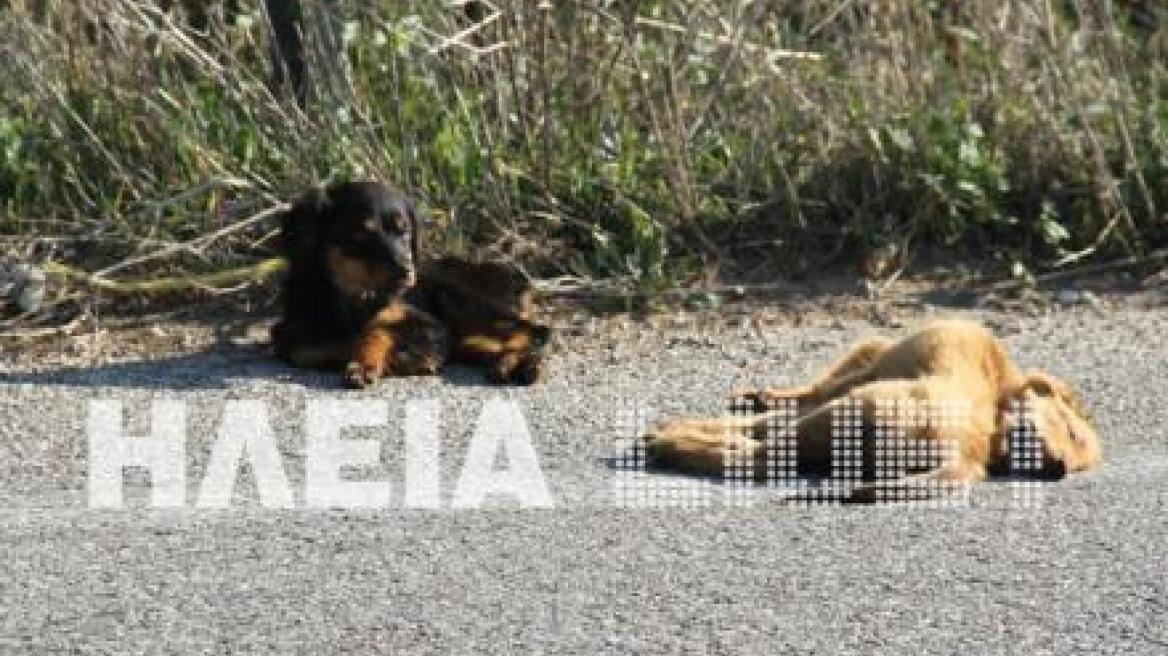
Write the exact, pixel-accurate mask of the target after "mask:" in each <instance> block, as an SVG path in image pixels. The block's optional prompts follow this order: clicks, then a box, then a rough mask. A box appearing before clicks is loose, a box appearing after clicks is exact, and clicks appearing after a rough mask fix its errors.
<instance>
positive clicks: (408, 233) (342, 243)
mask: <svg viewBox="0 0 1168 656" xmlns="http://www.w3.org/2000/svg"><path fill="white" fill-rule="evenodd" d="M281 236H282V242H283V247H284V254H285V255H286V256H287V257H288V260H289V264H290V266H291V269H292V271H293V274H294V275H295V272H297V271H305V270H311V271H313V272H321V271H323V272H326V273H327V275H328V278H329V279H330V282H331V283H332V284H333V285H335V287H336V288H337V290H338V291H339V292H341V293H342V294H344V295H345V296H347V297H349V298H351V299H353V300H357V301H369V302H383V301H384V300H385V299H387V298H393V297H395V296H398V295H400V294H401V293H402V292H404V291H405V290H407V289H409V288H410V287H412V286H413V285H414V284H415V282H416V281H417V264H418V257H419V254H418V239H419V235H418V220H417V215H416V213H415V211H414V208H413V205H412V204H411V203H410V201H409V200H408V199H407V198H406V197H405V196H403V195H402V194H400V193H398V192H395V191H393V190H392V189H390V188H389V187H386V186H385V185H382V184H379V183H376V182H342V183H336V184H333V185H330V186H328V187H324V188H314V189H312V190H311V191H309V192H308V193H306V194H305V195H304V196H303V197H301V199H300V200H299V201H297V202H296V204H295V205H294V206H293V207H292V209H291V210H289V211H288V212H287V213H285V214H284V216H283V218H282V220H281Z"/></svg>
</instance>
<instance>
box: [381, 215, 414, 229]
mask: <svg viewBox="0 0 1168 656" xmlns="http://www.w3.org/2000/svg"><path fill="white" fill-rule="evenodd" d="M384 226H385V229H386V230H388V231H390V232H409V230H410V222H409V220H408V219H406V216H405V214H402V213H401V212H394V213H392V214H388V215H386V217H385V219H384Z"/></svg>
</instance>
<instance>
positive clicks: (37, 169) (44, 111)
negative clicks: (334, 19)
mask: <svg viewBox="0 0 1168 656" xmlns="http://www.w3.org/2000/svg"><path fill="white" fill-rule="evenodd" d="M175 4H181V3H175ZM195 4H198V3H195ZM208 4H209V6H210V7H211V9H210V10H209V11H208V16H209V18H208V22H207V24H206V25H203V26H199V27H192V24H191V23H190V22H188V21H187V19H186V17H185V16H184V15H183V13H182V12H181V11H179V10H178V9H173V10H171V11H169V12H168V11H163V10H161V9H159V8H158V6H159V3H156V2H142V1H131V0H93V1H87V2H84V3H79V2H71V1H66V0H40V1H39V2H37V1H34V0H28V1H23V2H22V1H20V0H8V1H7V2H0V43H2V44H3V45H2V46H0V82H2V84H3V87H4V89H5V93H4V95H3V97H2V98H0V194H2V198H3V202H4V205H3V208H2V214H0V232H2V233H3V235H5V239H7V240H8V245H9V248H10V250H11V248H17V247H19V248H21V249H24V251H25V252H27V253H31V257H35V258H51V259H56V260H63V261H66V262H68V263H70V264H72V265H75V266H80V267H82V268H85V269H88V270H90V271H99V272H104V273H106V274H109V275H113V274H114V273H120V274H139V275H140V274H143V273H161V272H166V270H170V271H169V272H170V273H174V272H175V271H176V270H177V271H202V270H213V269H218V268H223V267H228V266H236V265H239V264H240V263H241V262H244V261H250V260H252V259H254V258H255V257H256V256H257V255H259V254H262V253H265V252H266V251H265V248H264V246H263V241H264V238H265V236H266V235H267V234H268V233H269V232H270V230H271V226H272V224H271V223H270V222H268V221H266V220H250V221H249V218H250V217H252V216H254V215H256V213H259V212H262V211H264V210H265V209H266V208H270V207H272V206H273V205H274V204H276V203H277V202H278V200H279V199H284V198H287V197H288V196H289V195H290V194H292V193H293V192H294V190H296V189H298V188H299V187H301V186H303V185H305V184H309V183H312V182H316V181H320V180H324V179H331V178H339V177H352V176H378V177H382V178H385V179H388V180H393V181H396V182H398V183H400V184H401V185H403V186H405V187H406V188H408V189H409V190H411V191H413V192H414V193H416V194H418V195H419V196H421V197H422V198H423V199H424V200H425V201H426V205H427V206H428V207H429V208H430V209H431V210H432V218H433V222H434V224H435V226H436V229H435V230H433V231H432V233H433V234H434V235H435V240H436V243H435V244H434V246H435V247H436V248H444V249H453V250H479V251H487V252H491V253H493V254H495V255H500V256H504V257H512V258H515V259H516V260H518V261H520V262H522V263H524V264H525V265H526V266H528V267H529V268H530V269H531V270H532V271H533V272H534V273H536V274H538V275H540V276H557V275H558V276H579V277H597V276H602V277H620V278H623V279H630V280H636V281H637V282H639V283H641V284H643V285H646V286H649V287H652V286H655V285H658V284H661V282H662V281H666V280H679V279H682V280H684V279H688V278H689V277H690V276H691V275H692V274H694V273H695V272H697V271H698V270H699V269H701V268H702V267H701V264H702V263H703V262H704V263H706V264H712V263H713V262H715V261H716V260H718V259H719V258H720V261H721V262H722V263H723V264H724V265H725V267H726V268H727V269H733V270H735V271H738V272H742V271H749V270H750V269H753V268H757V267H763V268H767V265H768V263H778V264H779V265H780V268H782V269H784V270H792V269H799V268H804V269H806V268H815V267H821V266H824V265H827V264H832V263H838V262H841V261H848V260H849V259H850V258H853V257H855V256H857V255H859V256H863V255H865V254H868V253H872V252H883V251H881V249H886V248H888V247H889V246H891V247H892V251H891V252H894V253H898V252H899V253H903V252H904V251H906V250H908V251H912V252H920V251H923V250H926V249H933V248H936V247H943V248H944V249H946V250H947V251H949V252H957V253H973V254H976V255H977V256H978V257H981V258H987V257H988V258H999V259H1001V260H1002V263H1003V265H1015V264H1023V265H1026V266H1031V267H1042V266H1052V265H1065V264H1068V263H1070V262H1074V261H1077V260H1079V259H1081V258H1084V257H1087V256H1089V255H1098V254H1108V253H1115V252H1124V253H1127V254H1130V253H1139V252H1142V251H1145V250H1147V249H1151V248H1153V247H1155V246H1158V245H1161V244H1163V243H1164V242H1165V241H1166V240H1165V223H1166V221H1165V213H1166V212H1168V100H1165V98H1168V93H1166V91H1168V89H1166V88H1165V84H1166V81H1168V67H1166V65H1165V62H1168V9H1165V8H1164V6H1163V5H1162V3H1158V2H1155V0H1145V1H1143V2H1141V1H1139V0H1131V1H1128V2H1119V1H1114V0H1103V1H1100V2H1089V1H1088V0H1025V1H1024V0H1003V1H1002V2H994V3H958V2H939V1H937V2H922V1H918V0H830V1H829V0H811V1H808V2H761V1H760V2H747V3H743V2H737V1H729V0H698V1H695V2H668V1H664V0H660V1H653V2H641V3H609V2H571V3H567V2H564V3H536V2H524V1H520V0H496V1H495V2H494V3H493V4H492V3H481V4H480V5H479V9H481V10H482V11H481V12H479V13H477V14H476V13H475V12H468V11H464V8H463V7H457V6H455V7H452V6H450V5H449V4H448V3H436V2H431V1H421V0H418V1H401V2H388V1H387V2H372V3H350V5H349V6H350V7H359V8H357V9H352V10H351V11H353V12H354V13H353V14H352V15H348V16H346V21H347V22H346V23H345V25H344V26H343V30H341V33H342V34H343V36H344V40H345V43H346V44H347V46H346V48H347V52H348V54H349V70H348V71H337V70H331V71H330V68H329V67H328V66H326V65H325V64H326V62H327V60H326V59H322V58H319V57H310V58H309V70H310V72H312V73H315V74H316V79H317V82H318V84H317V85H316V92H315V93H314V94H313V96H312V99H311V101H310V102H309V103H308V104H307V106H306V107H303V108H302V107H299V106H298V105H297V103H296V102H295V100H294V99H293V98H292V97H291V96H290V94H287V93H285V92H284V91H283V90H281V89H278V88H277V89H273V87H272V86H271V85H270V84H269V81H270V80H271V79H272V71H271V64H270V61H269V52H270V47H271V46H270V38H269V28H268V26H267V23H266V19H265V17H264V16H263V15H262V13H259V12H258V10H253V13H251V14H247V13H243V14H240V13H229V12H227V11H225V10H224V7H223V6H222V3H208ZM229 4H231V3H229ZM234 4H237V5H240V6H244V7H252V6H255V5H261V4H262V3H234ZM310 4H311V3H310ZM315 11H319V8H315V9H313V11H310V12H309V13H310V14H312V13H313V12H315ZM309 36H310V41H313V42H314V43H317V42H319V41H320V37H321V33H320V32H319V31H316V32H313V33H312V34H310V35H309ZM322 71H328V73H327V74H322ZM262 218H263V215H261V219H262ZM906 247H907V249H906ZM143 256H145V257H143ZM111 267H112V268H111Z"/></svg>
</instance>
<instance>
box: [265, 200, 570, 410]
mask: <svg viewBox="0 0 1168 656" xmlns="http://www.w3.org/2000/svg"><path fill="white" fill-rule="evenodd" d="M280 228H281V230H280V232H281V246H282V249H283V252H284V255H285V257H286V258H287V259H288V265H289V268H288V275H287V277H286V278H285V280H284V286H283V290H282V291H283V304H284V308H283V310H284V312H283V317H282V318H281V320H280V321H279V322H278V323H277V324H276V325H275V326H274V327H273V329H272V343H273V345H274V347H275V350H276V354H277V355H278V356H279V357H280V358H281V359H283V360H285V361H287V362H290V363H292V364H294V365H297V366H302V367H312V368H326V369H332V368H336V369H338V370H340V369H342V368H344V371H345V381H346V382H347V383H348V384H349V385H352V386H356V387H364V386H367V385H370V384H372V383H374V382H376V381H377V380H378V379H380V378H382V377H384V376H392V375H417V374H431V373H436V372H437V371H439V370H440V369H441V368H442V366H443V365H444V364H445V363H446V362H447V360H453V361H456V362H466V363H470V364H476V365H481V366H484V367H486V369H487V371H488V375H489V376H490V378H491V379H492V380H493V381H496V382H502V383H517V384H531V383H533V382H535V381H536V380H537V379H538V378H539V376H540V372H541V369H542V362H543V351H544V347H545V346H546V344H547V341H548V335H549V331H548V329H547V328H546V327H545V326H542V325H539V324H537V323H534V321H533V314H534V302H533V299H532V290H531V286H530V285H529V284H528V283H527V282H526V281H525V280H524V279H522V278H521V277H519V276H518V275H516V273H515V272H513V271H512V270H511V268H510V267H507V266H505V265H502V264H498V263H479V262H471V261H467V260H461V259H458V258H441V259H438V260H436V261H434V262H431V263H428V264H425V265H422V264H421V262H420V260H421V256H420V247H419V244H420V235H419V226H418V220H417V215H416V212H415V210H414V207H413V204H412V203H411V202H410V201H409V200H408V199H407V198H406V197H405V196H403V195H402V194H400V193H398V192H396V191H394V190H392V189H390V188H388V187H386V186H385V185H382V184H379V183H375V182H346V183H338V184H333V185H331V186H328V187H324V188H314V189H312V190H310V191H309V192H307V193H306V194H304V196H303V197H301V199H300V200H299V201H297V202H296V204H295V205H294V206H293V207H292V208H291V209H290V210H289V211H288V212H286V213H285V214H284V215H283V217H282V219H281V225H280Z"/></svg>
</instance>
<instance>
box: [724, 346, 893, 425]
mask: <svg viewBox="0 0 1168 656" xmlns="http://www.w3.org/2000/svg"><path fill="white" fill-rule="evenodd" d="M893 343H894V342H893V341H892V340H890V339H887V338H884V337H871V338H869V339H865V340H862V341H859V342H856V343H855V344H853V345H852V347H851V348H850V349H849V350H848V352H847V353H846V354H845V355H844V356H843V357H842V358H840V359H839V360H837V361H835V362H834V363H833V364H832V365H831V366H829V367H828V368H827V369H825V370H824V371H822V372H821V373H820V374H819V375H818V376H816V377H815V379H814V380H812V381H811V383H810V384H807V385H798V386H795V387H768V388H765V389H761V390H739V391H735V392H731V393H730V395H729V396H730V398H732V399H741V400H742V401H744V402H746V403H747V404H750V403H753V404H754V407H755V409H756V411H758V412H763V411H765V410H766V409H767V408H770V407H773V406H774V405H775V403H776V402H778V401H782V400H787V399H795V400H796V401H798V402H799V404H800V407H801V409H803V410H804V411H809V410H811V409H812V408H814V407H817V406H819V405H821V404H823V403H826V402H828V401H830V400H831V399H834V398H836V397H837V396H839V395H841V394H844V393H846V392H847V391H848V390H849V389H851V388H852V387H854V386H856V385H860V384H863V383H864V382H867V380H866V379H865V377H864V375H863V374H864V372H865V371H866V370H867V369H868V368H869V367H871V366H872V363H874V362H876V361H877V360H878V359H880V356H882V355H884V353H885V352H886V351H888V348H889V347H890V346H892V344H893Z"/></svg>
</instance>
